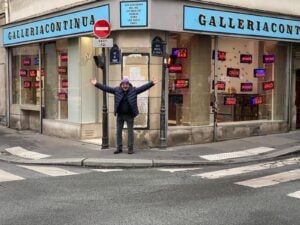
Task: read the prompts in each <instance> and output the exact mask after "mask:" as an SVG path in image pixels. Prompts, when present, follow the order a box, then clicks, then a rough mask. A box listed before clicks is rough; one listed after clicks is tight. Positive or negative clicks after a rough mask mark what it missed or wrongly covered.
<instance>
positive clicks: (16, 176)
mask: <svg viewBox="0 0 300 225" xmlns="http://www.w3.org/2000/svg"><path fill="white" fill-rule="evenodd" d="M13 167H14V168H16V169H13V168H12V166H10V169H9V172H8V171H6V170H5V169H0V183H2V182H10V181H18V180H26V179H32V178H36V177H39V178H40V177H43V176H49V177H63V176H71V175H80V174H84V173H91V172H102V173H109V172H120V171H123V169H86V168H61V167H55V166H37V165H15V166H13ZM17 168H22V170H20V169H17ZM11 170H14V172H11ZM32 172H34V174H33V173H32ZM20 174H21V175H20Z"/></svg>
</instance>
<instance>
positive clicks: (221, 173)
mask: <svg viewBox="0 0 300 225" xmlns="http://www.w3.org/2000/svg"><path fill="white" fill-rule="evenodd" d="M295 165H296V166H297V165H300V157H294V158H289V159H282V160H276V161H271V162H265V163H256V164H252V165H247V166H236V167H232V168H229V169H222V170H215V171H209V172H202V173H197V172H199V170H200V169H202V168H196V169H195V170H194V173H193V174H192V175H191V176H192V177H199V178H201V179H210V180H212V179H225V178H228V177H233V176H238V175H242V174H249V173H253V172H256V171H264V170H273V169H278V168H283V170H285V168H284V167H285V166H286V167H288V166H291V167H292V166H295ZM158 170H159V171H163V172H170V173H174V172H183V171H189V170H191V168H180V169H175V168H170V169H167V168H164V169H158ZM197 170H198V171H197ZM297 180H300V169H287V171H284V172H277V173H274V174H271V175H268V176H262V177H257V178H252V179H248V180H241V181H237V182H234V184H236V185H240V186H244V187H249V188H255V189H258V188H264V187H270V186H274V185H279V184H282V183H286V182H291V181H297ZM287 196H289V197H293V198H297V199H300V190H295V192H293V193H288V194H287Z"/></svg>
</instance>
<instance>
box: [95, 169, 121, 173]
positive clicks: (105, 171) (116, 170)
mask: <svg viewBox="0 0 300 225" xmlns="http://www.w3.org/2000/svg"><path fill="white" fill-rule="evenodd" d="M92 171H96V172H102V173H108V172H119V171H123V169H92Z"/></svg>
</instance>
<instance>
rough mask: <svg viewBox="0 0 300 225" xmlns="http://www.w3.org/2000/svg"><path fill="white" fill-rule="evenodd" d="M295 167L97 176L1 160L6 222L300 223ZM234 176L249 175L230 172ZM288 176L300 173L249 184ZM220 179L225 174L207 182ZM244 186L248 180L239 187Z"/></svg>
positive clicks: (0, 200)
mask: <svg viewBox="0 0 300 225" xmlns="http://www.w3.org/2000/svg"><path fill="white" fill-rule="evenodd" d="M288 162H291V161H283V162H271V163H267V164H263V165H260V167H258V168H263V169H253V171H251V172H249V171H250V170H251V169H249V168H252V167H253V165H254V164H247V166H250V167H249V168H244V169H245V170H243V169H242V168H240V167H242V166H246V165H244V164H243V165H231V166H218V167H216V166H214V167H213V166H207V167H202V168H190V169H185V168H170V169H169V168H164V169H138V170H134V169H128V170H112V171H110V170H109V171H108V170H101V171H94V170H92V169H91V168H77V167H49V168H47V167H46V168H45V167H31V166H29V167H27V166H26V167H21V166H18V165H15V164H8V163H4V162H0V224H1V225H52V224H53V225H65V224H68V225H69V224H70V225H71V224H72V225H75V224H76V225H83V224H84V225H102V224H103V225H110V224H113V225H144V224H147V225H148V224H149V225H150V224H151V225H152V224H153V225H177V224H178V225H193V224H197V225H225V224H226V225H283V224H285V225H298V224H299V221H300V214H299V212H300V199H299V198H295V197H290V196H288V195H289V194H290V193H295V192H297V191H300V179H298V175H297V174H298V173H297V172H298V169H299V168H300V167H299V165H300V163H299V161H292V162H293V163H288ZM255 166H256V167H257V164H255ZM237 167H238V169H235V170H233V169H232V168H237ZM256 167H254V168H256ZM51 168H52V169H51ZM224 169H231V170H226V171H225V173H223V172H224V171H223V170H224ZM220 170H222V171H220ZM215 171H219V172H218V173H215ZM234 171H244V172H243V173H241V174H235V175H229V174H230V173H234ZM245 171H246V172H245ZM288 171H295V173H293V172H291V173H288V175H287V177H284V178H282V177H281V178H276V179H277V181H278V183H277V184H273V185H271V186H264V187H256V188H253V187H250V186H245V184H250V185H252V184H253V183H255V182H248V181H249V180H251V181H253V180H252V179H257V178H261V177H266V176H271V175H274V174H283V175H286V172H288ZM208 172H212V173H211V174H207V173H208ZM216 174H217V175H218V176H221V177H215V179H208V178H205V176H215V175H216ZM224 174H225V175H224ZM222 176H223V177H222ZM1 179H2V180H1ZM5 179H6V180H8V179H11V181H4V180H5ZM276 179H275V180H276ZM264 180H266V178H265V179H264ZM241 181H247V182H245V183H243V184H244V185H241V184H237V183H239V182H241ZM255 181H256V180H255ZM283 181H284V182H283ZM263 182H265V181H260V184H262V183H263ZM258 183H259V182H258ZM263 184H266V183H263Z"/></svg>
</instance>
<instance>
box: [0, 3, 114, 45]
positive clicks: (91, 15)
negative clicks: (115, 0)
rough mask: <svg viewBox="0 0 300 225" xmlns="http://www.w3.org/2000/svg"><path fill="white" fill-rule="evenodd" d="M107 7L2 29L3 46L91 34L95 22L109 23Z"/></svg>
mask: <svg viewBox="0 0 300 225" xmlns="http://www.w3.org/2000/svg"><path fill="white" fill-rule="evenodd" d="M109 17H110V15H109V5H108V4H107V5H102V6H99V7H95V8H91V9H86V10H81V11H77V12H73V13H68V14H65V15H61V16H56V17H51V18H47V19H43V20H38V21H35V22H32V23H25V24H21V25H16V26H13V27H5V28H4V29H3V45H4V46H8V45H15V44H20V43H26V42H33V41H40V40H44V39H54V38H57V37H62V36H71V35H79V34H84V33H90V32H93V28H94V23H95V22H96V21H97V20H100V19H101V20H102V19H103V20H108V21H109Z"/></svg>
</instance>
